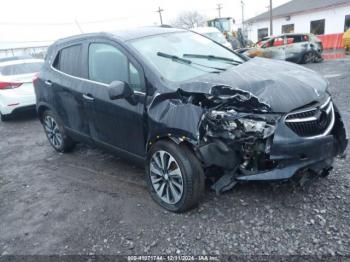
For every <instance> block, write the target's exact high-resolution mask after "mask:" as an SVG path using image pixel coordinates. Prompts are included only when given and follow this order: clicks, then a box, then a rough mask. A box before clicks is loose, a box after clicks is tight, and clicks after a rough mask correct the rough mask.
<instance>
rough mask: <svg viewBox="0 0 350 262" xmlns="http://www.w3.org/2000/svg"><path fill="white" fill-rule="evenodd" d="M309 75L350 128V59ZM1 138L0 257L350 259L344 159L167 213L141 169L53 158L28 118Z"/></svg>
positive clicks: (77, 157)
mask: <svg viewBox="0 0 350 262" xmlns="http://www.w3.org/2000/svg"><path fill="white" fill-rule="evenodd" d="M307 67H309V68H311V69H314V70H315V71H317V72H319V73H321V74H322V75H323V76H325V77H326V78H328V80H329V81H330V91H331V93H332V94H333V96H334V100H335V102H336V103H337V105H338V107H339V108H340V110H341V112H342V113H343V117H344V118H345V123H346V124H347V127H348V129H350V105H349V103H350V59H349V58H347V59H342V60H337V61H326V62H324V63H320V64H312V65H308V66H307ZM0 137H1V140H0V163H1V164H0V254H3V255H4V254H61V255H63V254H185V255H188V254H196V255H200V254H213V255H219V254H237V255H238V254H247V255H256V254H259V255H264V254H274V255H285V254H293V255H299V254H303V255H310V254H331V255H335V254H343V255H344V254H347V255H350V176H349V175H350V171H349V170H350V163H349V159H337V160H336V163H335V168H334V171H333V172H332V174H331V175H330V176H329V177H328V178H318V179H316V180H314V181H312V184H311V186H307V187H306V186H304V187H301V186H297V185H296V184H294V183H292V182H288V183H283V184H276V183H248V184H241V185H238V186H236V187H235V188H234V189H233V190H231V191H230V192H228V193H225V194H223V195H221V196H216V195H215V193H213V192H211V191H210V190H209V189H207V190H206V196H205V198H204V200H203V203H202V204H201V205H200V206H199V207H198V208H197V209H194V210H192V211H190V212H187V213H185V214H172V213H170V212H167V211H164V209H162V208H161V207H159V206H158V205H157V204H155V203H154V202H153V201H152V200H151V197H150V195H149V193H148V190H147V188H146V183H145V181H144V171H143V170H142V169H140V168H137V167H135V166H133V165H132V164H130V163H128V162H126V161H124V160H122V159H120V158H118V157H115V156H112V155H110V154H109V153H107V152H103V151H100V150H98V149H95V148H92V147H89V146H86V145H78V146H77V148H76V149H75V150H74V151H73V152H72V153H69V154H58V153H56V152H55V151H54V150H53V149H52V147H51V146H50V145H49V143H48V141H47V139H46V137H45V134H44V132H43V130H42V127H41V125H40V123H39V121H38V119H37V118H36V116H35V114H33V113H28V114H25V115H21V116H18V118H16V119H14V120H12V121H9V122H6V123H0ZM348 152H349V149H348Z"/></svg>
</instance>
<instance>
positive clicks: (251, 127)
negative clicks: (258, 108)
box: [237, 118, 276, 139]
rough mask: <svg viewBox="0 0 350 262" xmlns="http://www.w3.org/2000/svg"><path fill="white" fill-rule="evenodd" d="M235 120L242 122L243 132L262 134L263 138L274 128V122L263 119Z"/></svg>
mask: <svg viewBox="0 0 350 262" xmlns="http://www.w3.org/2000/svg"><path fill="white" fill-rule="evenodd" d="M237 121H238V122H240V123H241V124H242V126H243V128H244V132H246V133H258V134H262V138H263V139H265V138H267V137H270V136H271V135H273V134H274V132H275V129H276V125H275V124H269V123H267V122H266V121H263V120H256V119H249V118H240V119H237Z"/></svg>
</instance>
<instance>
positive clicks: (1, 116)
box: [0, 113, 11, 122]
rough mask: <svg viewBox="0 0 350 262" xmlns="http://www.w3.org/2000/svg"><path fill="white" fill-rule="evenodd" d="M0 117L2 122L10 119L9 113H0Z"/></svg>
mask: <svg viewBox="0 0 350 262" xmlns="http://www.w3.org/2000/svg"><path fill="white" fill-rule="evenodd" d="M0 119H1V121H2V122H6V121H9V120H10V119H11V115H3V114H1V113H0Z"/></svg>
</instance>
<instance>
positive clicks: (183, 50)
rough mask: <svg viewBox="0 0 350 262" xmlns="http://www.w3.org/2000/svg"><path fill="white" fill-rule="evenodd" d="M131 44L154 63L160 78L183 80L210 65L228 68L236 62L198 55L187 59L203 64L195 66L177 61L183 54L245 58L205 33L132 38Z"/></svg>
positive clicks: (209, 71)
mask: <svg viewBox="0 0 350 262" xmlns="http://www.w3.org/2000/svg"><path fill="white" fill-rule="evenodd" d="M131 44H132V46H133V47H135V48H136V50H137V51H138V52H139V53H140V54H141V55H142V56H143V58H144V59H145V60H146V62H147V63H149V64H150V65H151V66H152V67H154V68H155V69H156V70H157V71H158V72H159V73H160V75H161V76H162V77H163V78H165V79H167V80H169V81H174V82H181V81H186V80H189V79H191V78H195V77H199V76H201V75H205V74H208V73H211V72H212V71H213V70H211V69H210V68H215V67H216V68H222V69H228V68H230V67H233V66H237V65H232V63H228V62H227V61H225V60H220V59H217V60H216V59H203V57H200V56H199V57H197V58H195V57H191V58H186V59H190V60H191V61H192V62H194V63H200V64H201V65H203V66H199V67H195V66H192V64H189V63H181V62H180V63H179V59H178V58H184V54H196V55H202V56H215V57H225V58H227V59H232V60H237V61H239V62H244V60H243V59H242V58H240V57H239V56H238V55H236V54H235V53H233V52H231V51H229V50H227V49H226V48H224V47H222V46H220V45H218V44H216V43H215V42H213V41H211V40H210V39H208V38H206V37H203V36H201V35H198V34H195V33H192V32H180V33H170V34H162V35H156V36H152V37H146V38H141V39H137V40H133V41H132V42H131ZM159 53H163V54H167V55H171V56H174V57H175V56H176V58H177V59H169V57H164V56H160V55H158V54H159ZM204 66H206V67H207V68H206V67H204Z"/></svg>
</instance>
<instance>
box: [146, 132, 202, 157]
mask: <svg viewBox="0 0 350 262" xmlns="http://www.w3.org/2000/svg"><path fill="white" fill-rule="evenodd" d="M161 140H162V141H169V142H172V143H174V144H177V145H179V146H185V147H187V148H188V149H189V150H191V151H192V152H195V147H196V145H197V141H196V140H194V139H192V138H191V137H190V136H189V134H188V133H186V132H177V133H176V134H174V133H172V132H164V133H160V134H155V135H153V136H152V137H150V138H149V139H148V140H147V144H146V154H147V153H148V152H149V150H150V149H151V147H152V146H153V145H154V144H155V143H157V142H158V141H161Z"/></svg>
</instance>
